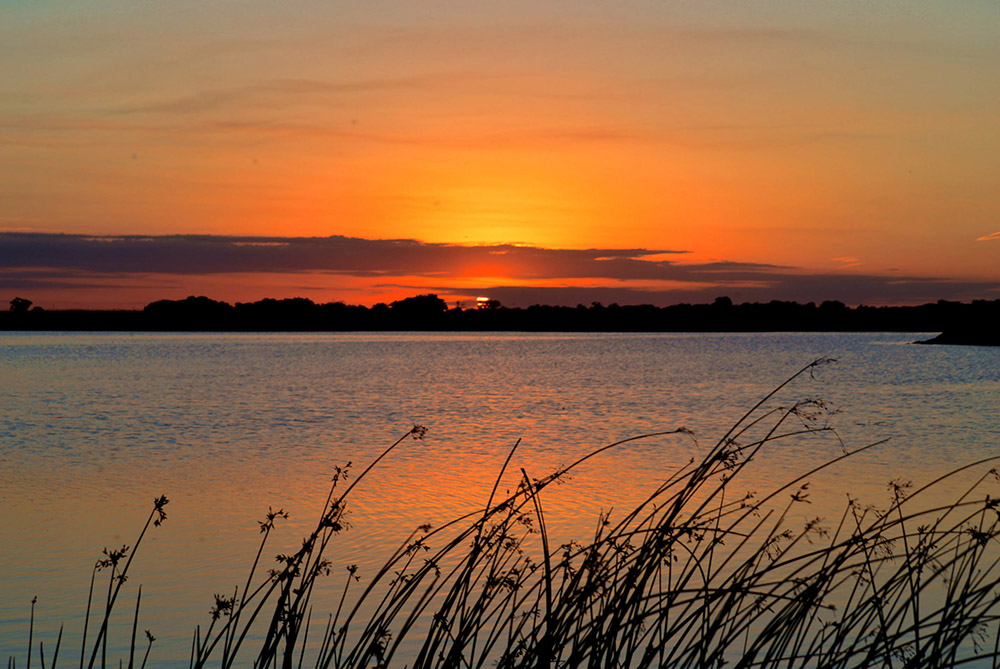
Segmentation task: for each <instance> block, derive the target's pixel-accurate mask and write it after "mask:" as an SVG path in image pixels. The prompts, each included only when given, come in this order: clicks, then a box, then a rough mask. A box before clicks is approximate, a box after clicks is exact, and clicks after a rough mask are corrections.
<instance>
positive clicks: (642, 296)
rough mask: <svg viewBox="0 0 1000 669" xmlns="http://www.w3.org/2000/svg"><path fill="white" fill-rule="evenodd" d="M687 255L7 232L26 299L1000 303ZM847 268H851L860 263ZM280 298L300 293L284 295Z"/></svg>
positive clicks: (897, 277)
mask: <svg viewBox="0 0 1000 669" xmlns="http://www.w3.org/2000/svg"><path fill="white" fill-rule="evenodd" d="M685 253H686V252H685V251H683V250H677V249H656V248H652V249H647V248H621V249H608V248H600V249H595V248H592V249H549V248H541V247H536V246H523V245H515V244H497V245H482V246H471V245H470V246H466V245H458V244H436V243H426V242H421V241H418V240H415V239H364V238H358V237H342V236H332V237H251V236H215V235H165V236H148V235H143V236H139V235H136V236H93V235H72V234H46V233H23V232H0V276H2V277H3V278H2V280H0V286H4V287H6V288H8V289H16V290H18V291H21V292H25V291H29V290H31V289H38V290H54V289H56V288H59V287H62V288H65V289H67V290H70V289H84V288H86V289H90V290H112V289H114V288H115V287H118V288H121V287H123V286H139V285H141V286H143V287H146V288H150V289H155V287H156V286H163V287H167V286H170V287H172V288H177V287H178V286H181V285H183V286H187V287H190V290H191V291H192V292H195V293H198V292H204V291H205V290H207V288H205V286H213V285H226V284H228V283H230V282H232V281H235V279H234V278H233V277H238V276H246V277H250V276H251V275H254V276H255V277H256V278H255V279H254V280H255V281H257V282H259V283H260V285H262V286H265V287H266V286H268V285H270V286H272V287H273V290H274V291H278V292H280V291H286V290H288V289H289V286H290V285H292V283H290V281H289V280H290V279H293V278H294V277H296V276H297V277H301V279H295V281H296V282H297V283H296V284H295V285H298V283H301V281H302V280H306V279H307V278H308V280H307V281H306V284H303V285H307V284H308V285H309V286H310V287H311V289H312V290H316V291H321V290H322V289H323V286H328V287H329V291H334V290H343V289H344V287H345V286H348V285H350V286H351V287H352V290H353V289H355V288H357V289H360V290H365V286H367V287H368V289H369V290H374V289H378V288H380V287H385V286H396V287H397V288H405V289H412V292H414V293H416V292H438V293H441V294H445V295H452V296H462V295H469V296H473V297H474V296H475V295H477V294H478V295H483V294H485V295H490V296H491V297H496V298H497V299H500V300H501V302H503V303H504V304H508V305H509V306H530V305H531V304H570V305H573V304H577V303H584V304H589V303H590V302H593V301H601V302H605V303H612V302H618V303H619V304H641V303H650V304H657V305H666V304H675V303H677V302H682V301H692V302H702V301H705V300H708V301H711V300H712V299H714V298H715V297H717V296H719V295H728V296H729V297H731V298H732V299H733V300H734V301H737V302H742V301H765V302H766V301H770V300H774V299H779V300H795V301H800V302H809V301H816V302H819V301H823V300H840V301H843V302H847V303H851V304H861V303H867V304H907V303H917V302H928V301H935V300H938V299H964V300H968V299H976V298H984V297H988V296H994V295H997V294H1000V283H998V282H989V281H958V280H952V279H948V278H942V277H923V276H905V275H901V274H899V273H893V274H892V275H874V274H844V273H842V272H840V271H836V272H812V271H808V270H805V269H802V268H794V267H784V266H777V265H769V264H762V263H746V262H737V261H729V260H723V261H717V262H710V263H697V262H678V259H682V258H684V254H685ZM835 260H837V261H838V262H844V263H845V266H849V265H850V262H849V261H851V260H854V259H853V258H846V257H845V258H838V259H835ZM838 269H839V268H838ZM307 275H308V277H307ZM267 277H271V279H270V280H268V279H267ZM491 277H492V278H491ZM401 284H405V285H401ZM317 294H318V293H317ZM352 295H354V293H352ZM271 296H273V297H285V296H288V295H284V294H277V292H276V293H275V294H274V295H271ZM216 298H217V299H227V296H226V295H217V296H216ZM154 299H155V298H154ZM328 299H329V298H328ZM333 299H343V298H333Z"/></svg>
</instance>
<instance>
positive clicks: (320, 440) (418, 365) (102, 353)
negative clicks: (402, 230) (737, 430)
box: [0, 333, 1000, 666]
mask: <svg viewBox="0 0 1000 669" xmlns="http://www.w3.org/2000/svg"><path fill="white" fill-rule="evenodd" d="M917 338H921V337H920V336H919V335H910V334H902V335H901V334H871V333H865V334H849V333H848V334H844V333H838V334H816V333H808V334H805V333H804V334H794V333H793V334H605V333H601V334H518V333H514V334H511V333H503V334H489V333H485V334H479V333H477V334H450V333H391V334H376V333H350V334H259V335H258V334H150V333H143V334H121V333H0V379H2V382H0V438H2V446H0V510H2V513H3V516H4V519H5V520H4V523H3V524H2V525H0V565H2V566H3V573H4V577H3V581H2V586H0V593H2V596H0V657H6V656H8V655H10V654H12V653H17V654H18V655H19V657H22V658H23V656H24V651H23V647H24V645H25V644H26V643H27V633H26V631H27V624H26V620H27V615H28V612H29V610H30V601H31V598H32V597H33V596H36V595H37V596H38V604H37V608H36V618H37V619H38V620H39V621H40V622H39V623H38V625H36V630H38V631H37V632H36V639H37V638H39V637H38V635H41V638H42V639H43V640H47V641H46V646H47V647H50V643H54V637H55V633H56V632H57V630H58V624H59V622H63V621H65V623H66V633H65V636H66V638H65V639H64V644H66V647H67V648H74V649H76V648H78V646H77V645H75V644H74V641H73V640H74V639H75V638H76V639H78V634H79V630H80V628H81V627H82V615H83V610H84V608H85V602H86V590H87V586H88V584H89V577H90V567H91V566H92V564H93V562H94V561H95V560H96V559H97V558H99V557H101V549H102V548H104V547H105V546H108V547H114V546H118V545H121V544H122V543H129V544H130V543H132V542H133V541H134V537H135V534H136V533H137V531H138V529H139V527H140V526H141V523H142V521H143V520H144V519H145V517H146V515H147V513H148V511H149V508H150V505H151V502H152V499H153V498H154V497H155V496H157V495H159V494H161V493H162V494H166V495H167V496H168V497H169V498H170V499H171V502H170V504H169V506H168V507H167V511H168V515H169V518H168V520H167V522H166V523H165V524H164V525H163V526H162V527H160V528H156V529H155V531H154V532H152V533H151V535H150V536H149V537H148V538H147V540H146V542H147V543H145V544H144V546H143V547H142V549H141V550H140V552H139V555H138V557H137V558H136V562H135V564H134V567H133V573H132V581H130V585H131V584H132V582H134V583H136V584H137V583H142V585H143V609H142V620H141V622H140V627H141V628H143V629H144V628H150V629H151V630H152V631H153V632H154V634H156V636H157V637H158V641H157V645H156V646H154V656H153V657H154V658H156V659H157V660H158V662H157V666H162V665H163V664H168V665H169V664H172V663H176V664H181V663H183V662H184V659H183V658H186V657H187V652H188V647H189V643H190V636H189V635H190V633H191V630H192V629H193V628H194V625H195V624H197V623H205V622H206V620H207V613H208V610H209V608H210V606H211V603H212V594H213V593H215V592H229V591H231V590H232V588H233V587H234V586H235V585H236V584H237V583H239V582H240V581H241V579H242V578H243V576H242V575H243V574H245V568H246V566H247V565H248V564H249V561H250V560H251V559H252V557H253V551H254V550H255V546H256V542H257V537H258V535H257V524H256V523H257V521H258V520H260V519H261V518H262V517H263V515H264V513H265V512H266V511H267V510H268V507H269V506H273V507H275V508H278V507H281V508H284V509H285V510H287V511H289V512H290V513H291V519H290V520H289V521H287V522H286V523H284V524H283V525H281V526H280V527H279V531H278V533H277V534H276V535H275V540H276V543H275V546H274V552H278V551H279V550H287V549H292V548H294V547H295V546H296V544H297V542H298V539H299V538H300V537H301V536H302V535H303V534H304V533H305V532H306V531H307V528H308V527H309V526H310V524H311V523H312V522H313V521H314V520H315V518H314V516H315V514H316V513H318V512H319V508H320V507H321V505H322V502H323V499H325V493H326V488H327V486H328V485H329V480H330V477H331V474H332V472H333V469H334V467H336V466H338V465H344V464H345V463H347V462H353V463H354V467H353V469H354V471H355V472H357V471H360V468H362V467H363V465H364V464H367V462H370V461H371V460H372V459H373V458H374V457H376V456H377V455H378V454H379V453H380V452H381V451H382V449H384V448H385V447H386V446H387V445H388V444H390V443H392V442H393V441H394V440H395V439H396V438H398V437H399V436H400V435H403V434H405V433H406V432H407V431H408V430H409V429H410V428H411V427H412V426H413V425H414V424H421V425H425V426H427V428H428V432H427V435H426V437H425V438H424V439H423V440H420V441H414V440H407V441H406V442H404V443H403V444H402V445H401V447H400V448H399V449H397V450H396V451H395V452H394V453H393V454H392V455H391V456H390V457H389V458H387V459H386V461H385V462H384V463H383V464H381V465H380V466H379V467H378V468H377V469H376V470H374V471H373V472H372V474H371V475H370V478H369V479H367V480H366V481H365V483H364V484H362V485H361V486H359V488H358V489H357V492H356V495H353V497H354V499H353V501H352V502H351V504H350V508H351V517H350V520H351V523H352V527H351V529H350V530H349V531H348V532H346V533H344V534H343V535H342V536H341V537H340V538H339V543H338V545H337V547H336V551H335V553H334V554H333V557H334V558H335V560H337V561H339V562H341V563H342V564H344V565H346V564H349V563H358V564H359V566H360V572H359V573H360V574H361V575H362V576H364V575H365V574H366V573H371V572H372V571H373V570H374V569H375V567H376V565H378V564H381V560H382V559H384V557H385V555H386V554H387V553H388V552H389V550H391V547H394V546H395V545H396V543H397V542H398V541H400V540H402V538H403V537H405V536H406V535H407V534H408V533H409V531H410V530H412V529H413V527H414V526H415V525H417V524H419V523H423V522H431V523H440V522H442V521H444V520H446V519H448V518H450V517H452V516H454V515H457V514H458V513H462V512H466V511H469V510H471V509H473V508H475V507H476V506H477V505H481V504H482V503H483V502H484V501H485V499H486V497H487V496H488V495H489V491H490V489H491V487H492V485H493V482H494V479H495V477H496V474H497V471H498V469H499V467H500V465H501V463H502V462H503V459H504V457H505V456H506V454H507V452H508V451H509V449H510V448H511V446H512V445H513V444H514V443H515V442H516V441H517V440H518V439H520V440H521V445H520V446H519V448H518V451H517V454H516V456H515V459H514V462H513V468H512V471H514V472H517V471H518V469H519V468H520V467H524V468H525V470H526V471H528V472H529V474H530V475H532V476H542V475H544V474H547V473H549V472H550V471H552V470H554V469H555V468H557V467H559V466H561V465H564V464H567V463H568V462H571V461H574V460H576V459H577V458H578V457H580V456H581V455H583V454H584V453H587V452H589V451H590V450H593V449H594V448H596V447H599V446H601V445H603V444H605V443H609V442H612V441H615V440H619V439H622V438H626V437H630V436H634V435H637V434H642V433H648V432H656V431H661V430H668V429H671V428H676V427H682V426H683V427H686V428H690V429H691V430H693V431H694V433H695V435H696V437H697V441H692V440H691V439H688V438H686V437H683V436H673V437H662V438H656V439H649V440H643V441H638V442H632V443H630V444H628V445H626V446H623V447H622V448H620V449H617V450H615V451H613V452H609V453H606V454H604V455H602V456H600V457H599V458H596V459H595V460H593V461H591V462H589V463H588V464H587V465H586V466H584V467H582V468H581V469H580V470H578V471H577V472H575V473H574V475H573V476H572V478H571V480H570V481H569V482H568V483H567V484H565V485H560V486H558V487H557V488H554V489H552V491H551V492H547V493H546V500H545V502H546V513H547V514H549V515H550V517H551V518H552V520H551V523H552V526H553V528H554V531H555V532H559V533H561V536H573V535H577V536H585V535H586V534H587V533H589V532H590V531H591V529H592V526H593V523H594V520H595V518H596V514H597V512H598V511H599V510H601V509H604V510H607V509H609V508H612V507H613V508H616V509H622V508H624V507H625V505H627V503H628V502H629V501H635V500H637V499H639V498H640V497H641V496H642V495H643V494H645V493H646V492H648V491H649V490H650V489H651V486H653V485H655V483H656V482H657V481H658V480H661V479H662V478H663V477H664V476H665V475H666V473H668V472H669V471H671V470H672V469H673V468H675V467H677V466H680V465H682V464H683V463H684V462H686V461H687V460H688V459H689V458H691V457H694V456H697V455H698V454H699V453H701V452H704V450H705V449H706V448H707V447H708V446H709V445H710V444H711V443H712V441H713V439H715V438H718V437H719V436H720V435H721V434H722V433H724V431H725V430H726V428H727V427H728V426H729V425H731V424H732V423H733V422H734V421H735V420H737V419H738V418H739V417H740V415H742V413H743V412H744V411H745V410H746V409H748V408H749V407H750V406H752V405H753V403H754V402H756V401H757V400H758V399H759V398H760V397H762V396H763V395H764V394H766V393H767V392H769V391H770V390H771V389H772V388H774V387H775V386H776V385H777V384H779V383H781V382H782V381H783V380H784V379H785V378H786V377H788V376H789V375H791V374H792V373H794V372H795V371H796V370H798V369H800V368H801V367H803V366H804V365H806V364H807V363H809V362H810V361H812V360H814V359H816V358H819V357H823V356H830V357H833V358H836V359H837V360H838V361H839V362H838V363H837V364H836V365H832V366H826V367H824V368H822V369H820V370H819V371H818V373H817V374H816V375H815V377H814V378H810V377H809V376H808V375H807V376H806V377H804V378H802V379H799V380H798V381H797V382H796V383H795V384H793V385H792V386H791V387H790V388H789V389H788V390H787V392H785V393H784V394H783V396H782V397H783V398H784V399H785V400H786V401H793V400H795V399H801V398H808V397H820V398H823V399H824V400H825V401H827V402H828V403H829V404H830V406H831V407H833V408H835V409H836V410H838V411H839V413H837V414H836V415H834V416H833V417H832V422H833V425H834V426H835V427H836V428H837V430H838V433H839V435H840V438H841V439H842V441H843V443H841V442H840V441H838V440H837V439H832V438H827V439H812V438H809V439H799V440H794V441H789V442H784V443H782V444H781V446H780V448H776V449H773V450H772V451H771V452H769V453H767V454H766V455H765V457H763V458H762V459H761V461H760V463H759V464H758V466H757V467H755V469H754V470H753V472H752V474H751V475H750V476H749V477H748V478H747V481H746V482H745V483H746V485H747V487H748V488H751V487H752V488H755V489H760V490H763V489H767V488H768V487H769V486H773V485H776V484H778V483H782V482H785V481H787V480H789V479H790V478H792V477H793V476H795V475H797V474H798V473H801V472H802V471H805V470H807V469H809V468H811V467H812V466H814V465H815V464H817V463H818V462H820V461H822V460H825V459H828V458H831V457H835V456H836V455H838V454H839V453H841V452H842V450H843V448H844V446H845V445H846V446H848V447H850V446H860V445H862V444H865V443H869V442H873V441H877V440H881V439H885V438H889V439H890V441H889V442H888V443H887V444H885V445H883V446H879V447H877V448H875V449H873V450H871V451H868V452H866V453H865V454H863V455H860V456H857V457H856V458H855V459H853V460H851V461H849V462H848V463H845V464H844V465H841V466H839V467H838V468H836V469H834V470H832V471H830V472H829V473H828V474H826V475H825V477H824V478H822V480H821V481H819V482H818V483H817V486H816V489H817V492H816V494H815V495H814V497H813V500H814V502H813V505H812V507H811V508H810V509H809V512H810V514H812V515H827V516H835V515H837V514H838V513H839V509H840V507H841V506H842V504H843V501H844V500H845V495H846V493H847V492H851V493H852V494H854V495H855V496H859V497H862V498H866V499H872V500H873V501H877V500H881V499H884V498H885V496H886V492H885V484H886V482H887V481H888V480H889V479H892V478H898V477H900V476H903V477H906V478H909V479H913V480H915V481H918V482H919V481H922V480H929V479H930V478H932V477H934V476H935V475H937V474H938V473H940V472H942V471H945V470H947V469H949V468H953V467H955V466H957V465H959V464H964V463H966V462H969V461H973V460H976V459H980V458H983V457H988V456H993V455H998V454H1000V350H997V349H989V348H976V347H924V346H911V345H909V342H911V341H913V340H914V339H917ZM507 483H508V484H509V483H511V482H510V481H509V480H508V481H507ZM132 596H134V595H129V597H130V598H131V597H132ZM322 605H323V602H322V601H318V602H317V606H322ZM129 606H131V604H130V605H129ZM331 608H332V605H331ZM125 610H127V609H125ZM128 615H129V614H125V616H124V617H126V618H127V617H128ZM77 652H78V651H77Z"/></svg>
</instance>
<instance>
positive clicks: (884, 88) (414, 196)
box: [0, 0, 1000, 308]
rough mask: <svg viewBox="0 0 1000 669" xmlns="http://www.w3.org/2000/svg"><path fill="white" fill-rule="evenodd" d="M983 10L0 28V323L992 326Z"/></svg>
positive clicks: (198, 8)
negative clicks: (652, 307)
mask: <svg viewBox="0 0 1000 669" xmlns="http://www.w3.org/2000/svg"><path fill="white" fill-rule="evenodd" d="M998 35H1000V6H998V5H997V4H996V3H995V2H994V1H993V0H988V1H986V0H983V1H972V0H969V1H959V2H941V1H919V0H917V1H912V2H896V1H885V2H864V3H863V2H812V1H808V0H803V1H797V2H769V1H761V0H747V1H745V2H681V1H677V2H675V1H669V0H657V1H656V2H649V1H639V0H622V1H616V2H611V1H605V2H588V1H586V0H578V1H575V2H564V1H562V0H552V1H548V2H546V1H543V2H539V1H538V0H534V1H533V2H519V1H510V2H503V3H482V2H468V1H466V2H453V1H448V2H445V1H434V0H427V1H421V2H405V1H393V0H385V1H379V0H373V1H371V2H364V3H345V2H338V1H332V0H324V1H319V0H286V1H283V2H276V1H274V0H267V1H264V0H240V1H239V2H236V1H230V0H214V1H213V2H210V3H206V2H197V3H196V2H189V1H187V0H173V1H172V2H141V3H137V2H134V1H129V2H125V1H120V0H90V1H88V2H80V1H79V0H74V1H69V0H36V1H34V2H26V1H19V0H12V1H9V2H4V3H2V4H0V301H3V300H9V299H11V298H13V297H14V296H20V297H24V298H27V299H30V300H32V301H34V302H35V303H36V304H38V305H41V306H44V307H46V308H75V307H87V308H105V307H112V308H134V307H141V306H142V305H144V304H146V303H148V302H151V301H153V300H156V299H164V298H165V299H181V298H183V297H186V296H187V295H193V294H194V295H207V296H209V297H213V298H215V299H220V300H226V301H229V302H237V301H250V300H257V299H262V298H264V297H275V298H281V297H295V296H300V297H307V298H310V299H313V300H315V301H317V302H328V301H335V300H339V301H344V302H348V303H351V304H368V305H370V304H374V303H376V302H381V301H392V300H394V299H400V298H402V297H406V296H409V295H415V294H418V293H427V292H434V293H437V294H439V295H441V296H442V297H444V298H445V299H447V300H448V301H449V302H459V303H461V302H462V301H466V302H468V301H471V300H474V299H475V297H477V296H489V297H493V298H496V299H499V300H500V301H501V302H502V303H503V304H505V305H507V306H529V305H530V304H536V303H546V304H570V305H573V304H577V303H584V304H589V303H590V302H593V301H601V302H603V303H605V304H609V303H613V302H618V303H620V304H638V303H652V304H659V305H666V304H674V303H678V302H699V301H711V300H712V299H713V298H714V297H716V296H720V295H727V296H729V297H731V298H732V299H733V300H734V301H737V302H742V301H767V300H771V299H794V300H798V301H802V302H807V301H817V302H819V301H822V300H840V301H843V302H846V303H848V304H861V303H865V304H915V303H923V302H929V301H935V300H938V299H956V300H971V299H1000V197H998V195H997V193H998V192H1000V191H998V187H997V186H998V183H1000V113H998V110H1000V38H998Z"/></svg>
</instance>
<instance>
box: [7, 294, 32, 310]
mask: <svg viewBox="0 0 1000 669" xmlns="http://www.w3.org/2000/svg"><path fill="white" fill-rule="evenodd" d="M30 308H31V300H26V299H24V298H23V297H15V298H14V299H13V300H11V301H10V310H11V311H16V312H18V313H24V312H25V311H28V309H30Z"/></svg>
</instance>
